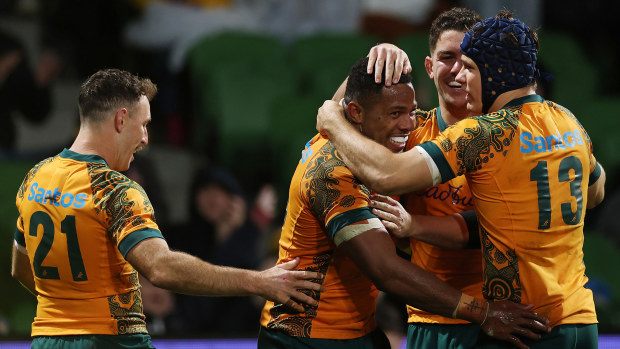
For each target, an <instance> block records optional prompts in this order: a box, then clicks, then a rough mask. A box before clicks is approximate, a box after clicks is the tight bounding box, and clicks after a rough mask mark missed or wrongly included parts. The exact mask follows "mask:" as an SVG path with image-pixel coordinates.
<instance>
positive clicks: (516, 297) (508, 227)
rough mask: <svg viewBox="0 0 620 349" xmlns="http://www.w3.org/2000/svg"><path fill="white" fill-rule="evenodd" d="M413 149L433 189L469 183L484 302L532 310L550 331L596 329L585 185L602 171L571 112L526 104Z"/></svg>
mask: <svg viewBox="0 0 620 349" xmlns="http://www.w3.org/2000/svg"><path fill="white" fill-rule="evenodd" d="M418 147H419V148H421V149H420V150H421V152H422V153H426V155H428V157H427V160H428V161H429V164H430V166H429V167H430V168H431V173H432V174H433V177H434V178H436V179H437V180H436V181H441V182H446V181H448V180H450V179H452V178H454V177H456V176H460V175H463V174H465V176H466V177H467V181H468V183H469V186H470V189H471V192H472V194H473V197H474V207H475V210H476V213H477V215H478V219H479V225H480V238H481V244H482V253H483V258H484V266H483V268H484V279H483V294H484V296H485V297H486V298H488V299H492V300H504V299H509V300H512V301H515V302H519V303H525V304H534V311H536V312H538V313H539V314H541V315H543V316H546V317H547V318H548V319H549V320H550V324H549V325H550V326H557V325H561V324H595V323H597V318H596V313H595V309H594V300H593V297H592V291H590V290H589V289H587V288H585V287H584V285H585V284H586V282H587V281H588V278H587V277H586V276H585V266H584V264H583V250H582V247H583V239H584V237H583V221H584V216H585V209H586V203H587V191H588V186H589V184H591V183H593V182H595V181H596V180H597V179H598V176H599V175H600V167H599V166H598V165H597V163H596V159H595V158H594V156H593V155H592V146H591V142H590V139H589V137H588V135H587V133H586V132H585V130H584V129H583V127H582V126H581V125H580V124H579V122H578V121H577V119H576V118H575V117H574V116H573V115H572V114H571V113H570V111H568V110H567V109H565V108H563V107H562V106H560V105H558V104H556V103H553V102H551V101H545V100H543V99H542V98H541V97H540V96H538V95H531V96H525V97H522V98H518V99H515V100H513V101H511V102H510V103H508V104H507V105H506V106H504V107H503V108H502V109H501V110H499V111H498V112H495V113H490V114H487V115H483V116H479V117H472V118H468V119H465V120H462V121H460V122H458V123H456V124H454V125H452V126H450V127H448V128H447V129H446V130H445V131H444V132H442V133H441V134H439V135H438V136H437V137H436V138H435V139H433V140H432V141H430V142H426V143H423V144H421V145H420V146H418Z"/></svg>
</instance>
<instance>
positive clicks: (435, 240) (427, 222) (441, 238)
mask: <svg viewBox="0 0 620 349" xmlns="http://www.w3.org/2000/svg"><path fill="white" fill-rule="evenodd" d="M411 218H412V227H411V229H409V237H410V238H412V239H416V240H418V241H422V242H425V243H427V244H431V245H434V246H438V247H441V248H447V249H461V248H463V247H465V245H466V244H467V242H468V241H469V232H468V230H467V225H466V224H465V220H464V219H463V217H462V216H460V215H458V214H454V215H449V216H428V215H424V216H422V215H412V216H411Z"/></svg>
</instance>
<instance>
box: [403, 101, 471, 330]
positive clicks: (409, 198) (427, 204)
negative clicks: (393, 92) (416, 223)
mask: <svg viewBox="0 0 620 349" xmlns="http://www.w3.org/2000/svg"><path fill="white" fill-rule="evenodd" d="M416 119H417V121H418V123H417V124H418V127H417V128H416V129H415V130H413V132H411V134H410V135H409V140H408V141H407V148H406V150H410V149H411V148H413V147H415V146H416V145H418V144H420V143H423V142H425V141H429V140H431V139H433V138H435V137H436V136H437V135H438V134H439V133H440V132H442V131H444V130H445V129H446V127H448V125H447V124H446V122H445V121H444V120H443V118H442V117H441V111H440V109H439V108H435V109H432V110H431V111H428V112H427V111H421V110H418V111H416ZM413 151H417V150H413ZM403 202H404V204H405V207H406V208H407V211H408V212H410V213H412V214H418V215H432V216H447V215H451V214H454V213H458V212H463V211H467V210H473V209H474V203H473V198H472V194H471V191H470V190H469V186H468V185H467V180H466V179H465V177H464V176H459V177H455V178H453V179H451V180H449V181H448V182H445V183H442V184H437V185H435V186H433V187H430V188H427V189H423V190H420V191H417V192H414V193H410V194H407V195H405V196H404V197H403ZM470 234H478V232H477V231H475V232H470ZM411 252H412V253H411V262H413V263H415V264H417V265H418V266H420V267H421V268H422V269H425V270H428V271H430V272H431V273H433V274H434V275H435V276H437V277H438V278H440V279H441V280H444V281H446V282H447V283H448V284H450V285H451V286H452V287H454V288H457V289H459V290H461V291H463V292H464V293H467V294H469V295H471V296H474V297H478V298H482V253H481V251H480V249H479V248H476V249H462V250H454V249H443V248H440V247H436V246H433V245H430V244H427V243H424V242H421V241H418V240H415V239H411ZM407 313H408V315H409V320H408V322H410V323H412V322H422V323H440V324H463V323H468V322H467V321H464V320H460V319H452V318H447V317H444V316H441V315H436V314H431V313H428V312H425V311H423V310H419V309H416V308H414V307H412V306H409V305H407Z"/></svg>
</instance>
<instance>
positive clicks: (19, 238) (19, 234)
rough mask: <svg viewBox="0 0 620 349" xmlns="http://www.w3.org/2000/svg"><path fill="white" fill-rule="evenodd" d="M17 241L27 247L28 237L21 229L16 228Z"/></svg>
mask: <svg viewBox="0 0 620 349" xmlns="http://www.w3.org/2000/svg"><path fill="white" fill-rule="evenodd" d="M14 238H15V241H17V243H18V244H20V245H21V246H24V247H26V238H25V237H24V234H22V232H21V231H19V229H17V228H15V237H14Z"/></svg>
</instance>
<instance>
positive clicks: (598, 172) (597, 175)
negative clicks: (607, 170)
mask: <svg viewBox="0 0 620 349" xmlns="http://www.w3.org/2000/svg"><path fill="white" fill-rule="evenodd" d="M601 172H602V169H601V165H600V164H599V163H598V162H597V163H596V166H594V171H592V173H590V182H589V184H588V185H592V184H594V183H596V181H598V179H599V178H600V177H601Z"/></svg>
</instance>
